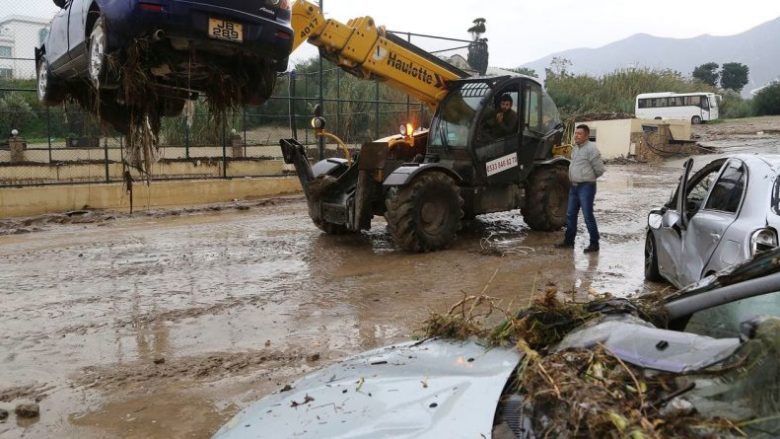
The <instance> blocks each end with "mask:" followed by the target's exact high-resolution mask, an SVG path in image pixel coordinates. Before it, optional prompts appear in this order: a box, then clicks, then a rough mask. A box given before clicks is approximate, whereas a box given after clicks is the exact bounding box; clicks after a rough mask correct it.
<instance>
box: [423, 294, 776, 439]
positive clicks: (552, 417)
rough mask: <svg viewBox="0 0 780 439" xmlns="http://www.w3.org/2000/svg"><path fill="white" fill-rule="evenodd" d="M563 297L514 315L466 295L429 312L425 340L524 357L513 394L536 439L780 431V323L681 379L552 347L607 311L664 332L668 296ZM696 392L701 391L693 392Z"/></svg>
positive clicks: (604, 354)
mask: <svg viewBox="0 0 780 439" xmlns="http://www.w3.org/2000/svg"><path fill="white" fill-rule="evenodd" d="M559 296H560V294H559V293H558V291H557V289H556V288H554V287H548V288H547V289H546V290H545V292H544V294H543V295H541V297H539V298H537V299H536V300H534V301H532V303H530V304H529V306H528V307H526V308H525V309H522V310H521V311H519V312H517V313H514V314H510V313H508V312H507V311H505V310H503V309H501V308H500V306H499V305H498V303H497V300H496V299H495V298H491V297H488V296H468V297H465V298H464V299H463V300H461V301H459V302H458V303H456V304H455V305H454V306H452V307H451V308H450V309H449V311H448V312H447V313H445V314H439V313H431V314H430V316H429V318H428V319H427V320H426V321H425V323H424V328H423V330H424V334H425V336H427V337H445V338H455V339H466V338H470V337H477V338H480V339H482V340H484V341H485V342H486V343H487V344H489V345H492V346H507V345H514V346H515V347H516V348H517V349H518V350H520V351H521V352H523V353H524V354H525V355H524V357H523V360H522V362H521V365H520V366H519V367H518V368H517V371H516V376H515V380H514V383H513V384H512V388H511V389H510V390H513V392H515V393H517V394H519V395H521V396H522V397H523V401H524V403H523V405H522V408H521V410H522V412H523V414H524V415H525V416H528V417H530V419H531V425H532V426H533V429H534V433H535V435H536V436H535V437H577V438H667V437H685V438H691V437H695V438H716V437H717V438H720V437H745V436H747V433H746V431H747V430H746V428H747V427H751V428H756V427H757V430H755V429H754V430H750V432H751V434H752V433H754V432H755V431H770V432H771V431H775V432H776V431H780V398H777V394H779V393H778V392H776V391H774V390H772V389H775V390H776V389H780V371H779V370H778V369H779V368H778V367H777V363H778V360H780V336H778V334H780V320H776V319H775V320H772V321H771V322H769V323H767V324H764V325H761V326H759V327H758V328H759V329H757V332H756V336H755V337H753V338H752V339H751V340H749V341H748V342H746V343H743V344H742V345H741V347H740V348H739V350H738V351H737V353H736V354H735V355H733V356H732V357H731V358H729V359H728V361H727V362H726V363H725V364H720V365H716V366H710V367H709V368H707V369H705V370H700V371H697V372H696V373H695V374H690V375H683V374H674V373H669V372H660V371H655V370H651V369H644V368H641V367H638V366H635V365H631V364H627V363H626V362H624V361H623V360H621V359H620V358H619V357H617V356H615V355H613V354H612V353H611V352H609V351H608V350H607V349H606V348H605V347H604V346H602V345H597V346H596V347H594V348H592V349H582V348H568V349H564V350H558V351H556V350H555V346H556V345H557V344H558V343H559V342H561V340H562V339H563V338H564V337H565V336H566V335H567V334H569V333H570V332H571V331H572V330H574V329H576V328H578V327H580V326H582V325H583V324H585V323H586V322H589V321H591V320H593V319H596V318H600V317H601V316H603V311H604V308H607V307H609V308H611V309H617V310H618V311H620V312H631V313H634V314H635V315H639V316H641V317H643V318H645V320H650V319H649V317H650V316H656V318H655V319H654V320H655V323H658V324H660V325H661V326H663V324H664V323H666V318H665V316H664V313H663V312H661V311H660V309H661V307H660V306H659V305H658V304H659V303H660V298H661V297H662V295H660V294H657V295H654V296H648V297H644V298H643V299H642V300H639V301H636V303H634V302H630V301H627V300H620V299H613V298H610V297H604V298H602V299H600V300H597V301H593V302H590V303H587V304H585V303H577V302H566V301H563V300H560V299H559ZM498 312H500V313H503V315H504V316H505V318H504V320H503V321H501V322H500V323H499V324H497V325H495V326H493V327H489V325H488V324H487V322H488V321H489V318H490V317H491V316H493V315H494V314H496V313H498ZM695 388H697V389H698V388H701V389H704V390H702V391H699V392H698V393H697V392H692V390H693V389H695ZM767 389H769V390H767ZM757 394H760V396H756V395H757ZM691 401H694V402H695V403H693V402H691ZM737 401H739V402H740V403H739V404H737ZM735 407H743V408H745V410H742V411H739V410H737V408H735ZM773 429H774V430H773ZM532 437H533V436H532ZM765 437H773V436H772V433H768V435H767V436H765Z"/></svg>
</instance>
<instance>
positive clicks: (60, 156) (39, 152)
mask: <svg viewBox="0 0 780 439" xmlns="http://www.w3.org/2000/svg"><path fill="white" fill-rule="evenodd" d="M107 152H108V159H109V160H110V161H116V162H119V161H122V151H121V149H120V148H118V147H117V148H114V147H110V148H108V151H107ZM50 153H51V162H52V163H53V162H77V161H94V160H100V161H103V160H105V158H106V150H105V149H104V148H102V147H101V148H52V150H51V151H49V149H48V148H47V147H46V146H45V145H42V144H35V145H29V144H28V145H27V149H26V150H25V151H24V161H27V162H35V163H50V161H49V154H50ZM189 153H190V157H193V158H198V157H210V158H211V160H222V147H221V146H208V147H201V146H199V147H191V148H190V149H189ZM159 154H160V156H159V158H160V159H185V158H186V157H187V149H186V148H184V147H176V146H165V147H161V148H160V153H159ZM225 156H226V157H228V158H233V157H281V156H282V149H281V148H280V147H279V146H275V145H269V146H241V147H236V148H235V149H234V148H233V147H232V146H228V147H227V148H226V150H225ZM10 160H11V153H10V151H8V150H7V149H6V150H2V149H0V163H2V162H9V161H10Z"/></svg>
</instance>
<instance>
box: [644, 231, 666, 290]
mask: <svg viewBox="0 0 780 439" xmlns="http://www.w3.org/2000/svg"><path fill="white" fill-rule="evenodd" d="M645 279H647V280H649V281H652V282H661V281H663V280H664V278H663V277H661V272H660V271H658V252H657V248H656V246H655V237H654V236H653V232H647V236H646V237H645Z"/></svg>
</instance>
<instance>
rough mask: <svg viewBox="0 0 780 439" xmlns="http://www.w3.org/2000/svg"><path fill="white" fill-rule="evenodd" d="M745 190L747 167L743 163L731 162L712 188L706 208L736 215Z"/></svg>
mask: <svg viewBox="0 0 780 439" xmlns="http://www.w3.org/2000/svg"><path fill="white" fill-rule="evenodd" d="M744 189H745V166H744V165H743V164H742V163H741V162H730V163H729V165H728V167H727V168H726V169H725V170H724V171H723V174H721V176H720V178H719V179H718V181H717V183H715V187H713V188H712V193H711V194H710V197H709V198H708V199H707V204H706V206H705V208H706V209H713V210H721V211H724V212H732V213H735V212H736V211H737V209H738V208H739V203H740V201H741V200H742V192H744Z"/></svg>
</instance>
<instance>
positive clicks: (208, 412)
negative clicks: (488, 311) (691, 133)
mask: <svg viewBox="0 0 780 439" xmlns="http://www.w3.org/2000/svg"><path fill="white" fill-rule="evenodd" d="M677 175H678V171H677V169H667V168H659V167H652V166H644V165H610V166H608V169H607V174H606V176H605V179H604V181H603V182H602V183H600V185H599V192H598V194H597V197H596V200H597V201H596V216H597V219H598V221H599V226H600V229H601V232H602V236H603V238H602V251H601V253H599V254H598V255H584V254H582V248H583V247H584V246H585V245H586V244H587V233H586V232H585V230H584V227H583V225H582V221H580V234H579V236H578V242H577V248H576V249H575V251H573V252H572V251H565V250H559V249H555V248H553V244H554V243H555V242H558V241H560V240H561V237H562V233H561V232H558V233H537V232H530V231H529V230H528V228H527V227H526V226H525V224H524V223H523V221H522V218H521V217H520V214H519V212H516V211H513V212H509V213H503V214H494V215H488V216H484V217H480V218H479V219H478V221H476V222H474V223H472V224H470V225H469V226H468V228H467V229H466V230H465V231H464V232H463V233H462V234H461V235H460V238H459V240H458V241H457V243H456V244H455V245H454V246H453V247H452V248H451V249H449V250H446V251H441V252H436V253H431V254H407V253H403V252H400V251H396V250H395V249H394V248H393V246H392V242H391V239H390V236H389V235H388V234H387V233H386V232H385V229H384V222H383V219H382V218H379V219H375V223H374V224H375V226H374V229H373V230H372V231H371V232H368V233H364V234H361V235H357V236H326V235H322V234H321V233H320V232H319V230H318V229H316V228H315V227H314V226H313V225H312V224H311V223H310V221H309V219H308V217H307V214H306V207H305V203H304V201H303V200H302V199H301V198H289V199H279V200H275V201H274V202H272V203H268V204H267V205H264V206H253V207H251V208H250V209H246V210H235V209H228V210H223V211H221V212H208V211H207V212H200V213H189V214H181V215H153V216H146V215H136V216H134V217H120V218H117V219H113V220H106V221H99V222H96V223H92V224H71V225H50V226H47V227H43V228H42V230H41V231H36V232H34V233H28V234H16V235H6V236H0V312H2V319H0V369H1V370H2V374H0V409H6V410H10V411H11V412H13V408H14V406H15V405H16V404H17V403H18V402H20V401H32V400H39V401H40V407H41V416H40V418H39V419H37V420H34V421H27V420H23V419H17V417H16V416H15V415H14V414H13V413H11V415H10V417H9V419H8V420H6V421H5V422H0V438H3V439H5V438H14V437H21V436H22V435H24V437H80V438H81V437H85V438H92V437H94V438H102V437H128V438H170V437H188V438H189V437H192V438H201V437H209V436H210V435H211V434H212V433H214V432H215V431H216V429H217V428H218V427H219V426H220V424H221V423H223V422H224V421H226V420H227V419H228V418H229V417H230V416H232V415H233V414H234V413H236V412H237V411H238V410H239V409H240V408H242V407H244V406H246V405H248V404H249V403H250V402H252V401H253V400H254V399H256V398H258V397H260V396H262V395H264V394H267V393H269V392H271V391H273V390H277V389H279V388H280V387H282V386H283V385H285V384H287V383H290V382H292V381H293V380H294V379H295V378H296V377H298V376H300V375H301V374H302V373H303V372H305V371H308V370H311V369H312V368H316V367H320V366H322V365H324V364H327V363H329V362H332V361H335V360H337V359H339V358H342V357H344V356H346V355H349V354H352V353H356V352H358V351H361V350H364V349H367V348H372V347H376V346H380V345H384V344H387V343H391V342H394V341H398V340H401V339H404V338H407V337H409V336H410V335H413V334H414V333H415V332H416V330H417V329H418V328H419V326H420V324H421V322H422V321H423V320H424V319H425V317H426V316H427V314H428V311H429V310H437V311H444V310H446V309H447V308H448V307H449V306H450V305H452V304H453V303H455V302H456V301H458V300H459V299H460V298H462V297H463V295H464V294H479V293H481V292H483V291H484V293H485V294H488V295H491V296H494V297H498V298H500V299H502V301H503V304H504V305H505V306H511V305H510V304H511V303H514V304H517V303H526V302H527V301H528V300H529V298H530V297H531V295H532V294H533V293H534V292H535V291H538V290H541V289H543V288H544V287H545V286H546V285H548V284H551V283H552V284H555V285H556V286H557V287H558V288H559V289H560V290H564V291H576V293H577V294H579V295H581V296H584V295H587V293H588V292H589V291H593V292H611V293H613V294H616V295H627V294H632V293H634V292H636V291H640V290H644V289H647V288H662V287H663V285H651V284H646V283H645V282H644V280H643V271H642V270H643V255H642V251H643V245H644V227H645V216H646V215H647V212H648V210H649V208H650V207H652V206H656V205H660V204H661V203H663V202H664V201H665V200H666V199H667V198H668V196H669V194H670V192H671V190H672V188H673V186H674V185H675V184H676V180H677ZM491 279H492V280H491Z"/></svg>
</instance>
